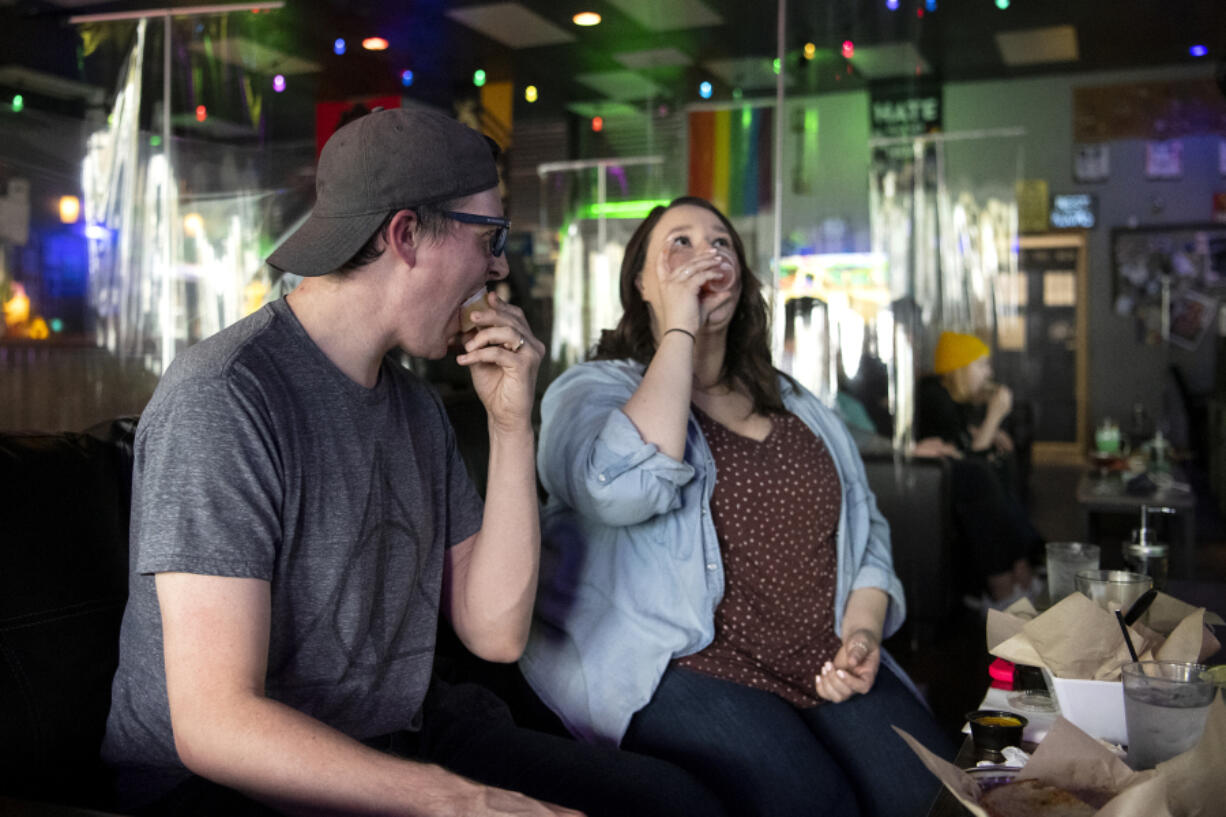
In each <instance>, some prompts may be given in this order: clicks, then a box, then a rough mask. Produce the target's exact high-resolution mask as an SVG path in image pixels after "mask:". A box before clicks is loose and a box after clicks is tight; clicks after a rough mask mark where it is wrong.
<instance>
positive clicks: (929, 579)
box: [861, 451, 962, 650]
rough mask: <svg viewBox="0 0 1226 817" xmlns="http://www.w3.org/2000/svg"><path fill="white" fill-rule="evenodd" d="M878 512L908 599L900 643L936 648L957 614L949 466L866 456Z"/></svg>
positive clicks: (888, 455)
mask: <svg viewBox="0 0 1226 817" xmlns="http://www.w3.org/2000/svg"><path fill="white" fill-rule="evenodd" d="M861 456H862V458H863V460H864V471H865V475H866V476H867V477H868V484H869V487H870V488H872V490H873V494H874V495H875V496H876V498H877V507H878V508H879V509H880V510H881V514H882V516H884V517H885V518H886V521H887V522H889V523H890V541H891V544H892V546H893V554H894V572H895V573H897V574H898V578H899V580H900V581H901V582H902V586H903V591H904V592H905V594H906V597H907V621H906V623H905V624H904V625H903V630H902V632H901V633H900V634H899V635H898V636H895V639H900V640H902V641H903V642H904V643H905V644H906V646H907V647H908V648H910V649H911V650H916V649H919V648H921V647H923V646H924V645H926V644H929V643H931V642H932V641H933V640H934V639H935V638H936V637H937V636H938V635H939V634H940V632H941V629H942V628H943V627H944V626H945V625H946V624H947V623H948V622H949V620H950V617H951V615H952V614H953V611H954V610H955V609H956V608H955V604H956V599H957V588H958V587H959V585H960V583H961V581H962V577H960V576H959V575H958V574H957V572H956V570H955V569H954V565H955V564H956V560H955V559H954V558H953V555H952V554H953V547H954V536H955V533H954V528H953V523H952V519H951V513H950V508H951V506H950V488H949V484H950V476H949V463H948V462H946V461H945V460H944V459H940V458H933V459H929V458H922V457H912V458H910V459H908V458H905V457H901V456H897V455H895V454H894V453H892V452H890V451H877V452H871V451H866V452H862V454H861Z"/></svg>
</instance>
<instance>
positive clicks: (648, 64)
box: [613, 48, 694, 70]
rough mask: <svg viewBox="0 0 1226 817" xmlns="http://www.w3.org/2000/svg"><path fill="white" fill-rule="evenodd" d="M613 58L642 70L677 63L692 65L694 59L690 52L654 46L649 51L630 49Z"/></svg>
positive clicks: (668, 66)
mask: <svg viewBox="0 0 1226 817" xmlns="http://www.w3.org/2000/svg"><path fill="white" fill-rule="evenodd" d="M613 59H615V60H617V61H618V62H620V63H621V64H622V65H624V66H626V67H627V68H631V69H634V70H641V69H644V68H670V67H673V66H677V65H690V64H692V63H693V62H694V61H693V60H692V59H690V56H689V54H685V53H683V52H681V51H678V50H677V49H675V48H653V49H651V50H649V51H630V52H627V53H624V54H614V55H613Z"/></svg>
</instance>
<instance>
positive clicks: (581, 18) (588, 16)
mask: <svg viewBox="0 0 1226 817" xmlns="http://www.w3.org/2000/svg"><path fill="white" fill-rule="evenodd" d="M570 19H571V20H572V21H573V22H574V24H575V25H577V26H598V25H600V15H599V14H597V13H596V12H594V11H581V12H579V13H578V14H576V15H575V16H574V17H571V18H570Z"/></svg>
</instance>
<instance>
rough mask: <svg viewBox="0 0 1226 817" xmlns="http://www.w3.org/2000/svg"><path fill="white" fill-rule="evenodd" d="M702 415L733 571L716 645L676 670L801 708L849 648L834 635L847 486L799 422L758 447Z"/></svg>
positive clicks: (775, 426)
mask: <svg viewBox="0 0 1226 817" xmlns="http://www.w3.org/2000/svg"><path fill="white" fill-rule="evenodd" d="M694 414H695V416H696V417H697V418H698V423H699V425H700V427H701V428H702V432H703V434H704V435H705V436H706V438H707V444H708V445H709V446H710V448H711V454H712V456H713V457H714V459H715V467H716V472H717V474H718V476H717V479H716V481H715V490H714V492H713V494H712V496H711V516H712V520H713V521H714V523H715V531H716V533H717V534H718V536H719V548H720V554H721V555H722V557H723V561H724V597H723V600H722V601H720V603H719V606H718V607H717V608H716V610H715V640H714V641H712V642H711V644H710V645H709V646H707V648H706V649H704V650H702V651H701V652H698V653H695V654H693V655H689V656H685V657H684V658H678V659H676V660H675V661H674V662H673V663H674V665H675V666H680V667H686V668H687V669H691V670H695V671H698V672H703V673H706V674H708V675H713V676H715V677H716V678H722V679H724V680H726V681H733V682H735V683H738V684H744V685H745V686H749V687H754V688H755V689H762V690H766V691H767V692H773V693H774V694H776V695H778V696H780V697H781V698H784V699H785V700H787V701H788V702H790V703H791V704H792V705H794V706H797V707H802V708H803V707H810V706H816V705H817V704H819V703H821V702H822V699H821V698H819V697H817V692H816V691H815V690H814V687H813V684H814V680H815V679H816V677H817V675H818V673H819V672H820V671H821V668H822V665H823V664H824V663H825V662H826V661H828V660H830V659H832V658H834V655H835V653H836V652H838V650H839V647H840V646H841V644H842V642H841V640H840V639H839V637H838V636H837V635H835V632H834V589H835V576H836V573H837V571H836V567H837V565H836V561H835V560H836V557H835V536H836V534H837V533H838V527H839V510H840V508H841V506H842V486H841V485H840V483H839V475H838V472H837V471H836V470H835V466H834V460H833V459H832V458H831V456H830V453H829V452H828V451H827V450H826V445H825V444H824V443H823V442H822V441H821V440H820V439H818V437H817V436H816V435H815V434H814V433H813V432H812V431H811V430H810V429H809V427H808V426H806V425H805V424H804V422H802V421H801V420H800V418H798V417H797V416H796V415H794V414H789V413H785V414H772V415H771V430H770V433H768V434H767V436H766V439H765V440H763V441H761V442H758V441H757V440H754V439H752V438H750V437H743V436H741V435H739V434H737V433H736V432H734V431H731V430H729V429H728V428H726V427H725V426H722V425H720V424H719V423H717V422H716V421H715V420H712V419H711V418H710V417H708V416H707V415H706V414H704V413H703V412H702V411H700V410H699V409H698V408H697V407H695V409H694Z"/></svg>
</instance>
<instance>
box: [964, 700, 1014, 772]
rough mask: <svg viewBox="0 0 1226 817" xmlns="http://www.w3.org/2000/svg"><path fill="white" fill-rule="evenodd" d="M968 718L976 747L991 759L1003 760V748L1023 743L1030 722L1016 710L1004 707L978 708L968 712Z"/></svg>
mask: <svg viewBox="0 0 1226 817" xmlns="http://www.w3.org/2000/svg"><path fill="white" fill-rule="evenodd" d="M966 720H967V721H968V722H969V723H970V725H971V739H972V740H973V741H974V742H975V749H976V750H978V751H979V753H981V754H983V755H984V756H985V757H986V758H987V759H989V760H1003V759H1004V755H1003V754H1001V751H1000V750H1001V749H1004V748H1005V747H1006V746H1019V747H1020V746H1021V745H1022V730H1024V729H1025V728H1026V724H1027V723H1029V722H1030V721H1028V720H1027V719H1026V718H1024V717H1022V716H1021V715H1018V714H1017V713H1015V712H1009V711H1006V710H1003V709H978V710H976V711H974V712H968V713H967V715H966Z"/></svg>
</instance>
